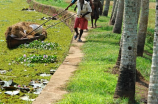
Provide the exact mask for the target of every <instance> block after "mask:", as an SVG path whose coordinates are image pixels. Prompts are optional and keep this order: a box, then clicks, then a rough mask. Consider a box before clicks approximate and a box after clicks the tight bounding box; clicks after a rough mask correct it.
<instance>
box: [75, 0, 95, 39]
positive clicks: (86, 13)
mask: <svg viewBox="0 0 158 104" xmlns="http://www.w3.org/2000/svg"><path fill="white" fill-rule="evenodd" d="M77 8H78V9H77V17H76V19H75V24H74V30H75V32H76V35H75V36H74V39H75V40H76V39H77V38H78V42H82V40H81V36H82V34H83V30H84V29H87V26H88V20H90V18H91V16H90V13H91V12H92V9H91V7H90V5H89V3H88V2H87V1H85V0H77ZM78 28H80V33H79V32H78ZM78 36H79V37H78Z"/></svg>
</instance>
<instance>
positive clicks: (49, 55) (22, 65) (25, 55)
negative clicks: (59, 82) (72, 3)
mask: <svg viewBox="0 0 158 104" xmlns="http://www.w3.org/2000/svg"><path fill="white" fill-rule="evenodd" d="M0 8H1V16H0V31H1V33H0V44H1V46H0V63H1V64H0V72H1V73H0V81H1V80H2V81H9V80H11V79H13V82H14V83H16V84H17V85H19V86H29V83H30V81H31V80H40V79H46V80H49V79H50V76H45V77H43V76H39V74H42V73H46V74H49V73H50V70H56V69H57V68H58V67H59V65H60V64H61V63H62V62H63V60H64V58H65V57H66V55H67V53H68V50H69V46H70V43H71V39H72V33H71V31H70V29H69V28H68V27H67V25H65V24H64V23H60V24H58V25H55V26H53V27H51V28H49V29H48V30H47V33H48V35H47V38H46V39H45V40H44V41H34V42H32V43H31V44H29V45H28V44H24V45H21V46H20V47H17V48H14V49H8V48H7V43H6V39H5V32H6V30H7V28H8V27H9V26H11V25H13V24H15V23H18V22H33V23H38V24H42V23H44V22H45V21H46V20H41V18H42V17H48V16H47V15H44V14H42V13H39V12H36V11H22V9H23V8H29V5H28V4H27V3H26V0H1V1H0ZM57 22H59V21H58V20H51V21H49V22H48V23H46V24H45V25H46V26H43V27H44V28H46V27H47V26H49V25H51V24H55V23H57ZM3 71H5V72H6V73H3ZM30 87H31V86H30ZM5 92H6V91H5V90H2V89H0V103H5V104H26V103H27V104H28V103H29V104H30V103H31V101H23V100H21V99H20V97H22V96H24V95H29V97H30V99H35V98H36V97H37V96H38V95H36V94H33V93H29V92H27V93H26V92H25V93H24V92H20V93H19V95H14V96H11V95H7V94H5Z"/></svg>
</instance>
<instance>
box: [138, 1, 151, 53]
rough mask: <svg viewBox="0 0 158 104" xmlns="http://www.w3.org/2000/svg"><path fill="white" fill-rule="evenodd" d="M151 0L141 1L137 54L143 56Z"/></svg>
mask: <svg viewBox="0 0 158 104" xmlns="http://www.w3.org/2000/svg"><path fill="white" fill-rule="evenodd" d="M148 14H149V0H142V1H141V16H140V22H139V31H138V45H137V56H143V52H144V44H145V38H146V32H147V26H148Z"/></svg>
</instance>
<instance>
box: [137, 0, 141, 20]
mask: <svg viewBox="0 0 158 104" xmlns="http://www.w3.org/2000/svg"><path fill="white" fill-rule="evenodd" d="M140 5H141V0H137V16H138V18H137V21H138V20H139V13H140Z"/></svg>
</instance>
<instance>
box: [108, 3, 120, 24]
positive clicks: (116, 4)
mask: <svg viewBox="0 0 158 104" xmlns="http://www.w3.org/2000/svg"><path fill="white" fill-rule="evenodd" d="M118 1H119V0H116V3H115V8H114V11H113V14H112V17H111V19H110V22H109V24H110V25H114V23H115V18H116V14H117V8H118Z"/></svg>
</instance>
